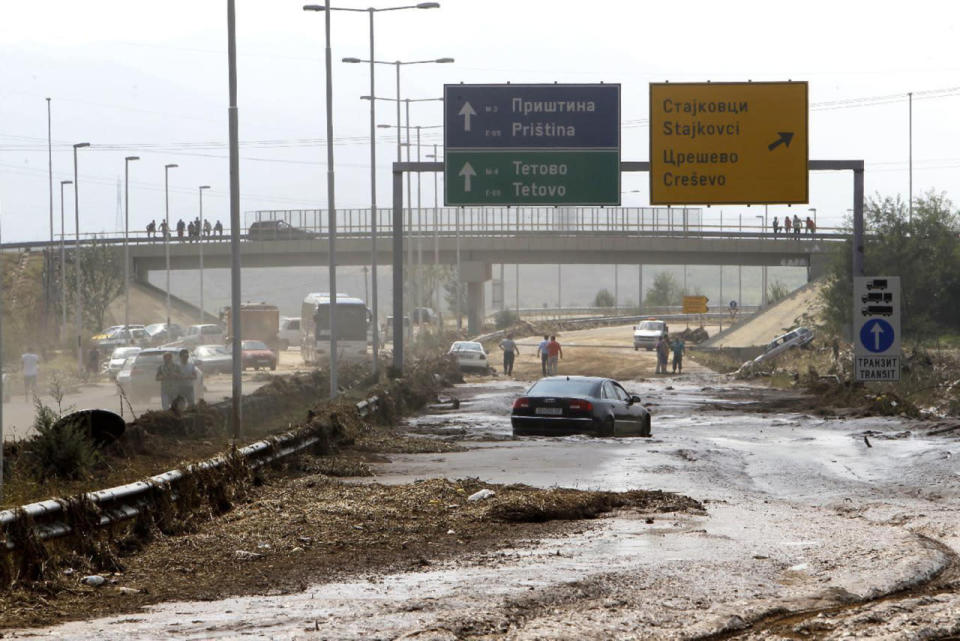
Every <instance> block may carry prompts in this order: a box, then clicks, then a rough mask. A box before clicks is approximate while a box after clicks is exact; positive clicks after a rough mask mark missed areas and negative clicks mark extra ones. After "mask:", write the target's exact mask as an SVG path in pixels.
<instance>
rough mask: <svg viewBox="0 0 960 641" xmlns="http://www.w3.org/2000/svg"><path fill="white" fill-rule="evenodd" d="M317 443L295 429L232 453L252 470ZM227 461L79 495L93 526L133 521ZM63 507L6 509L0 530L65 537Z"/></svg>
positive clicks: (374, 400)
mask: <svg viewBox="0 0 960 641" xmlns="http://www.w3.org/2000/svg"><path fill="white" fill-rule="evenodd" d="M379 401H380V399H379V397H377V396H371V397H370V398H368V399H366V400H363V401H360V402H359V403H357V404H356V408H357V414H358V415H359V416H360V418H366V417H367V416H369V415H370V414H372V413H374V412H376V411H377V408H378V406H379ZM322 439H323V436H322V435H321V434H320V433H319V432H318V431H316V430H307V429H300V430H295V431H292V432H287V433H285V434H281V435H280V436H276V437H273V438H269V439H264V440H261V441H257V442H256V443H252V444H250V445H247V446H246V447H243V448H241V449H239V450H237V457H239V458H240V459H242V460H243V461H244V462H245V463H246V464H247V465H248V466H250V467H251V468H253V469H256V468H258V467H261V466H263V465H266V464H268V463H271V462H273V461H277V460H280V459H282V458H285V457H287V456H291V455H293V454H296V453H298V452H302V451H303V450H306V449H308V448H310V447H313V446H314V445H316V444H318V443H319V442H320V441H321V440H322ZM230 460H231V457H229V456H224V455H220V456H216V457H214V458H212V459H207V460H206V461H201V462H200V463H195V464H193V465H189V466H187V467H186V468H183V469H176V470H170V471H168V472H164V473H163V474H158V475H156V476H152V477H150V478H149V479H147V480H145V481H136V482H134V483H128V484H126V485H119V486H117V487H112V488H109V489H106V490H99V491H96V492H88V493H86V494H84V495H83V496H82V500H83V501H85V502H89V503H90V504H92V505H94V506H96V507H97V508H98V510H99V513H100V514H99V520H98V522H97V523H96V524H95V525H96V526H97V527H106V526H109V525H112V524H114V523H119V522H122V521H127V520H130V519H133V518H136V517H137V516H139V515H140V514H141V513H142V512H143V510H145V509H150V506H151V505H153V501H152V499H153V498H154V496H155V495H156V493H157V492H161V493H164V492H165V493H169V494H170V495H171V496H172V497H173V498H176V494H175V491H174V488H175V486H176V484H177V483H179V482H180V481H182V480H183V479H185V478H187V477H189V476H191V475H193V474H196V473H198V472H202V471H211V470H217V469H221V468H223V467H224V466H225V465H226V464H227V463H228V462H230ZM68 504H69V502H68V501H67V500H58V499H48V500H45V501H39V502H37V503H30V504H28V505H24V506H22V507H20V508H16V509H12V510H3V511H2V512H0V527H3V528H4V529H6V528H8V527H9V526H10V525H11V524H13V523H15V522H17V521H19V520H22V519H27V522H28V523H32V524H33V526H34V531H35V534H36V536H37V538H38V539H40V540H41V541H44V540H48V539H54V538H59V537H62V536H67V535H69V534H70V533H71V532H72V528H71V527H70V525H69V524H68V523H67V522H66V520H65V519H64V518H63V517H64V514H65V511H66V508H67V506H68ZM4 545H5V546H6V549H8V550H13V549H15V545H14V543H13V542H12V541H10V540H9V539H6V540H5V541H4Z"/></svg>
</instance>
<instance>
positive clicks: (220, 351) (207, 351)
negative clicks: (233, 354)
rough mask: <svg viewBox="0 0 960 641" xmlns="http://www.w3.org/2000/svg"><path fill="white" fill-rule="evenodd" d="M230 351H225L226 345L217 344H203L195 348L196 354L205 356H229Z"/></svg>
mask: <svg viewBox="0 0 960 641" xmlns="http://www.w3.org/2000/svg"><path fill="white" fill-rule="evenodd" d="M229 355H230V352H228V351H227V348H226V347H221V346H219V345H204V346H202V347H198V348H197V356H202V357H207V356H229Z"/></svg>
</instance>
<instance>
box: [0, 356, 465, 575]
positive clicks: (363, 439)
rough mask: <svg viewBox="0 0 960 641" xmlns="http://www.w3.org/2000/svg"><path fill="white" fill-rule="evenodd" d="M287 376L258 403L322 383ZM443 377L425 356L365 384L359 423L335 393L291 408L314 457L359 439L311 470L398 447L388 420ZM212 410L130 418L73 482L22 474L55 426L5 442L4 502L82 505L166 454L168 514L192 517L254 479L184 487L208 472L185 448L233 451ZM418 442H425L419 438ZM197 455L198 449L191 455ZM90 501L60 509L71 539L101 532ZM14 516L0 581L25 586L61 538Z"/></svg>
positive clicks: (439, 446)
mask: <svg viewBox="0 0 960 641" xmlns="http://www.w3.org/2000/svg"><path fill="white" fill-rule="evenodd" d="M291 378H294V379H296V380H294V381H282V382H277V383H276V384H275V385H272V386H270V387H269V389H268V390H267V391H265V392H263V393H261V394H260V395H259V398H261V399H266V404H269V405H271V406H273V407H274V408H276V409H277V411H279V408H283V407H286V406H287V405H288V404H289V403H290V402H291V398H293V397H302V398H303V399H307V398H309V397H310V396H311V389H312V393H313V394H316V387H315V385H310V384H308V382H309V381H310V380H312V381H313V382H314V383H317V382H324V381H323V380H321V379H324V377H321V376H314V377H312V379H311V377H310V376H309V375H308V376H307V377H291ZM451 378H452V379H456V378H457V374H456V371H455V368H454V366H452V365H451V364H450V363H449V362H447V361H446V360H445V359H433V360H431V361H429V362H424V363H419V364H417V365H416V366H413V367H411V372H410V373H409V375H408V376H407V377H406V378H405V379H403V380H393V381H386V382H383V383H381V384H378V385H376V386H373V387H368V388H365V389H364V391H363V393H364V394H374V395H376V396H378V397H379V398H380V402H379V403H378V405H377V412H376V413H375V414H373V415H371V416H369V417H368V421H366V422H364V421H361V420H359V418H358V417H357V415H356V408H355V407H354V405H353V401H352V400H350V399H347V398H341V399H338V400H337V401H335V402H329V401H327V402H324V403H321V404H316V403H311V404H310V406H309V407H307V408H305V407H304V406H303V405H300V406H299V409H298V410H297V411H298V412H299V414H300V416H301V417H303V416H304V415H305V416H306V418H305V419H303V418H301V420H300V421H298V424H299V427H298V429H299V430H306V431H309V432H311V433H314V434H317V435H319V436H320V444H319V445H318V446H315V447H314V452H315V453H318V454H320V455H322V456H329V455H331V454H333V453H336V452H338V451H339V450H340V449H342V448H350V446H352V445H353V444H354V443H357V442H359V443H361V444H362V447H361V449H359V450H358V452H352V453H351V454H349V455H348V456H347V460H344V461H343V462H329V461H326V462H323V463H321V464H319V465H317V466H315V467H317V468H318V472H319V473H322V471H321V470H323V469H325V470H326V471H327V472H335V471H339V473H338V474H336V475H339V476H350V475H356V474H364V473H368V469H367V470H365V468H364V466H363V461H362V458H363V457H364V456H365V455H366V453H367V452H372V451H375V450H376V449H377V445H378V444H384V443H393V448H394V449H400V446H399V445H397V444H396V443H400V442H402V438H401V437H400V436H397V435H393V429H392V425H393V420H394V418H395V417H397V416H399V415H402V414H404V413H406V412H409V411H412V410H414V409H417V408H419V407H421V406H422V405H424V404H425V403H426V402H428V401H431V400H435V399H436V396H437V393H438V392H439V390H440V389H441V388H442V387H443V386H445V385H447V384H449V383H450V382H451ZM291 390H292V391H291ZM314 398H315V397H314ZM261 405H264V404H261ZM264 406H265V405H264ZM281 413H282V412H281ZM39 416H40V419H42V420H43V421H44V423H51V424H53V419H54V414H53V412H52V411H50V410H48V409H46V408H43V409H42V411H41V412H40V414H39ZM218 416H219V413H218V412H216V411H214V410H213V409H211V408H209V407H203V406H201V407H200V408H199V409H198V411H197V412H187V413H185V414H183V415H178V414H175V413H173V412H152V413H147V414H145V415H144V416H143V417H141V420H140V421H139V422H136V423H134V424H132V425H131V426H130V427H129V429H128V430H127V431H126V432H125V433H124V434H123V436H122V437H121V438H120V439H118V440H117V441H116V442H114V443H112V444H110V445H109V446H108V447H106V448H104V449H102V450H101V451H99V452H96V454H97V456H98V461H99V462H100V465H101V468H100V469H93V473H91V474H88V475H87V478H84V479H82V480H79V481H78V480H72V479H58V478H57V477H56V476H55V475H49V474H48V475H47V476H44V477H43V479H44V480H45V481H46V482H45V483H41V484H38V483H36V482H35V481H34V480H33V478H34V477H32V476H30V475H29V474H27V473H25V472H28V471H33V470H34V469H35V468H34V467H32V466H33V465H34V463H33V459H34V458H35V456H34V455H31V454H30V453H31V452H34V451H35V450H39V451H41V452H47V451H48V450H51V448H53V449H54V450H55V449H56V447H57V446H59V445H62V444H63V442H64V438H63V435H64V433H59V432H58V434H59V435H60V438H57V439H53V438H52V437H51V436H50V434H47V435H44V434H41V435H40V436H39V437H36V438H34V439H31V440H30V441H27V442H26V444H25V445H24V446H23V447H10V448H7V453H8V454H10V455H12V456H13V463H14V464H13V466H12V469H14V470H17V471H21V472H24V473H21V474H17V475H14V477H13V479H12V480H11V481H10V482H8V484H6V487H5V490H7V500H8V501H9V500H10V498H11V497H16V498H19V497H24V496H29V500H36V499H39V498H46V497H49V496H51V495H53V496H56V495H57V494H59V495H60V496H74V497H75V498H70V499H66V504H69V505H73V504H74V503H76V504H79V505H86V503H85V501H86V498H85V497H84V496H83V494H82V492H84V491H89V490H94V489H101V488H103V487H105V486H107V485H118V484H120V483H128V482H131V481H134V480H137V479H138V478H143V476H147V475H150V474H156V473H159V472H163V471H165V469H169V468H161V469H157V466H158V465H159V464H162V463H169V461H170V460H171V459H174V458H176V459H178V465H177V467H181V468H183V467H185V466H186V467H188V474H187V475H186V477H187V480H185V481H182V482H180V483H179V484H178V487H177V492H176V494H177V497H178V499H177V500H178V505H177V510H178V511H177V512H176V515H175V519H176V520H177V521H178V522H181V523H182V522H190V521H192V520H193V519H194V518H195V516H194V512H195V509H194V508H195V506H194V504H193V502H192V499H191V497H193V495H194V494H199V495H200V496H201V497H202V496H207V495H214V496H225V495H226V494H228V493H231V492H238V493H242V492H243V491H244V488H245V487H246V486H247V485H248V484H249V482H250V479H251V478H254V477H253V475H252V474H250V473H246V474H240V475H237V476H236V477H234V478H232V480H230V481H229V483H227V484H228V485H231V486H235V487H233V488H232V489H230V490H229V491H228V490H225V489H223V487H222V486H223V483H221V482H220V481H218V482H217V483H216V484H215V487H214V486H210V485H204V484H202V483H201V487H200V489H199V490H197V489H196V488H193V487H192V486H191V485H190V484H191V483H192V482H193V481H192V480H191V479H194V480H195V479H202V478H205V477H206V476H207V475H208V473H207V471H203V470H199V469H198V468H196V467H193V466H188V465H187V464H184V463H183V459H184V458H186V457H187V456H189V455H190V454H193V455H194V457H192V458H193V460H197V458H205V456H202V455H206V456H210V455H212V454H214V453H216V452H222V451H226V452H227V457H228V459H229V458H230V457H231V456H233V454H231V453H230V452H233V450H231V449H229V448H224V447H223V446H222V445H221V446H219V447H218V444H217V443H216V442H215V441H216V439H214V438H212V437H211V436H212V434H213V435H216V436H218V437H223V434H222V431H223V430H222V427H223V426H222V425H221V424H220V423H219V422H218V421H217V420H215V419H216V418H217V417H218ZM290 426H291V425H290V424H288V425H287V427H290ZM49 431H50V430H48V432H49ZM51 434H52V432H51ZM67 436H69V437H70V438H69V439H68V440H69V441H70V442H71V443H72V442H73V441H74V440H76V441H77V442H80V443H83V444H85V445H86V446H87V447H88V448H89V446H90V442H89V439H88V438H86V437H85V435H83V434H75V433H74V432H72V431H71V432H69V434H67ZM73 437H77V438H73ZM391 439H392V440H391ZM418 440H424V441H425V439H418ZM48 441H49V443H48ZM427 445H428V444H427V443H426V442H424V443H419V442H418V443H414V444H412V445H408V446H407V447H406V448H404V450H405V451H423V450H427ZM41 446H43V447H41ZM46 446H49V447H46ZM172 447H177V448H178V449H177V452H176V453H175V454H171V453H169V452H168V453H167V454H166V455H165V456H163V455H160V454H159V453H160V452H162V451H163V450H164V449H170V448H172ZM384 449H388V450H390V449H391V448H390V447H385V448H384ZM450 449H452V447H451V446H449V445H448V444H444V443H434V444H433V447H432V448H431V449H430V450H429V451H450ZM85 451H86V450H85ZM198 453H200V454H202V455H201V456H196V455H197V454H198ZM351 457H352V458H351ZM58 460H59V459H58ZM320 460H322V459H320ZM50 462H56V461H53V459H52V458H51V460H50V461H48V463H50ZM93 465H94V463H93V462H90V463H89V465H88V466H87V467H86V468H84V469H85V470H87V471H89V470H90V469H91V468H93ZM244 465H245V464H244ZM139 470H146V471H147V473H146V474H143V475H137V476H132V475H131V472H133V471H139ZM47 472H49V470H47ZM97 472H100V473H97ZM11 486H12V487H11ZM180 486H184V487H186V488H187V490H184V487H180ZM63 488H79V489H78V490H77V491H75V492H72V493H68V492H63V493H58V492H56V490H57V489H63ZM11 489H12V491H11ZM157 492H161V488H160V487H159V486H158V487H157ZM198 500H199V501H200V502H201V503H202V502H203V499H202V498H201V499H198ZM216 500H217V502H219V503H224V504H225V505H229V503H230V501H229V500H227V499H223V500H220V499H216ZM26 502H28V501H27V500H23V501H21V503H26ZM90 507H91V509H92V510H93V512H90V510H81V511H75V510H70V511H67V512H66V518H67V522H66V525H67V526H68V527H69V528H71V530H73V532H74V534H75V535H76V536H75V537H72V538H71V540H72V539H73V538H76V539H78V540H82V539H84V538H85V537H92V538H97V539H99V537H101V536H102V533H101V532H99V531H96V532H95V531H93V530H96V529H97V528H94V527H92V526H91V524H94V523H97V522H98V521H99V518H98V517H96V518H95V514H94V513H95V511H96V510H95V508H93V507H92V506H90ZM147 511H148V512H151V513H152V512H153V511H154V510H152V509H151V510H147ZM91 514H94V516H91ZM15 521H16V523H15V525H14V526H12V527H8V528H7V529H6V531H5V532H4V534H5V535H6V537H7V539H8V540H10V541H11V542H13V543H14V544H15V545H14V548H15V549H14V552H13V553H11V554H8V556H7V558H6V559H5V560H3V562H2V563H0V579H2V580H0V583H2V584H3V585H12V584H17V583H19V582H23V581H26V582H28V583H31V584H33V583H36V582H37V581H39V580H41V579H42V578H43V571H37V570H36V569H35V568H41V569H42V568H46V567H52V565H51V563H50V559H51V558H54V557H56V556H57V554H58V552H57V551H58V549H59V546H60V545H61V544H60V543H59V542H54V543H53V544H51V545H49V546H48V545H46V544H42V543H39V542H38V541H36V540H32V539H31V538H30V535H29V534H30V527H28V526H24V527H21V526H23V524H25V523H27V524H29V519H27V518H19V519H16V520H15ZM124 527H126V526H124ZM149 529H150V528H147V529H146V530H145V529H144V528H141V527H139V526H135V527H134V530H136V531H141V532H146V531H148V530H149ZM116 534H117V533H116V532H114V533H112V535H111V537H110V538H111V539H117V540H124V538H125V536H115V535H116ZM69 545H70V544H69V543H67V546H68V548H69ZM40 549H42V550H44V552H43V553H42V554H40V553H38V554H34V553H33V552H31V551H34V552H35V551H37V550H40ZM31 558H33V561H31V560H30V559H31ZM25 559H26V560H25ZM53 565H55V564H53Z"/></svg>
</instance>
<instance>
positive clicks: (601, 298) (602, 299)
mask: <svg viewBox="0 0 960 641" xmlns="http://www.w3.org/2000/svg"><path fill="white" fill-rule="evenodd" d="M614 305H616V301H615V300H614V298H613V294H611V293H610V290H609V289H601V290H600V291H599V292H597V295H596V296H594V298H593V306H594V307H613V306H614Z"/></svg>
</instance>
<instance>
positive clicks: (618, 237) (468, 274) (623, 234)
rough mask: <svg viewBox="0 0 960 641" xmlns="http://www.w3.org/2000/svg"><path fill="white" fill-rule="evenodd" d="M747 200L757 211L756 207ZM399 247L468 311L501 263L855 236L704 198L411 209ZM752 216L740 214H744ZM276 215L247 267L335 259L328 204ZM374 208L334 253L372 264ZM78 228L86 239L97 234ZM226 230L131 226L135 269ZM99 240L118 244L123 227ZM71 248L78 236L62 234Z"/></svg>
mask: <svg viewBox="0 0 960 641" xmlns="http://www.w3.org/2000/svg"><path fill="white" fill-rule="evenodd" d="M751 211H756V209H753V210H751ZM377 214H378V215H377V219H378V225H377V227H378V228H377V241H376V259H377V263H378V265H385V266H389V265H391V264H392V262H393V248H394V243H393V239H392V232H393V229H392V226H391V225H390V222H391V219H392V211H390V210H380V211H378V212H377ZM404 214H405V220H406V221H407V223H408V224H407V226H406V227H407V229H406V230H405V232H406V233H405V235H404V253H405V254H406V258H407V261H408V263H410V262H412V263H416V262H417V256H418V255H419V256H422V262H423V263H425V264H432V263H433V262H434V260H435V259H436V261H437V262H438V263H439V264H443V265H456V264H457V262H458V256H459V262H460V265H461V271H460V273H461V280H462V281H463V282H466V283H467V291H468V299H469V300H470V308H471V311H476V310H481V309H482V308H483V283H484V282H485V281H486V280H489V279H490V278H491V273H492V270H491V267H492V265H494V264H508V265H514V264H517V265H528V264H578V265H579V264H611V265H612V264H616V265H638V266H643V265H742V266H791V267H804V268H806V269H807V274H808V279H810V280H812V279H814V278H816V277H818V276H820V275H821V274H823V273H824V271H825V270H826V267H827V265H828V264H829V262H830V259H831V255H832V254H833V253H834V252H836V251H838V250H839V248H840V246H841V244H842V242H843V241H844V240H846V239H847V238H848V237H849V236H848V234H847V233H844V232H843V231H841V230H836V229H817V230H816V232H815V233H809V232H810V230H804V231H803V233H801V234H799V235H790V236H786V235H784V234H783V233H781V234H779V235H776V236H775V235H774V234H773V233H772V231H771V230H769V228H767V227H765V225H764V224H763V216H761V215H757V214H749V215H747V216H744V215H743V214H737V215H733V216H730V215H727V216H726V217H725V218H724V215H723V214H722V213H721V214H720V215H719V217H717V216H716V214H713V217H714V218H715V219H717V220H711V221H707V220H706V216H705V215H704V212H703V210H701V209H698V208H665V207H661V208H651V207H646V208H627V207H607V208H589V207H588V208H545V207H536V208H529V207H525V208H430V209H426V208H423V209H417V208H411V209H409V210H405V212H404ZM745 218H746V219H747V224H746V225H745V224H744V219H745ZM266 219H280V220H284V221H286V222H287V223H288V224H290V225H292V226H293V227H295V228H296V229H297V230H299V231H300V232H303V235H304V236H306V237H303V238H269V239H261V238H259V237H258V238H251V236H250V235H249V234H247V233H246V230H244V232H245V233H244V234H243V235H242V236H241V238H242V242H241V244H240V248H241V254H240V263H241V266H242V267H245V268H250V267H290V266H303V267H317V266H324V265H328V264H329V262H330V256H329V250H330V246H329V234H328V229H327V227H326V212H325V211H323V210H294V211H290V210H283V211H262V212H251V213H249V214H248V215H247V221H246V222H247V223H248V225H249V223H250V222H253V221H254V220H266ZM370 219H371V217H370V210H369V209H355V210H338V213H337V234H336V239H335V240H336V243H335V252H336V257H335V258H336V264H337V265H343V266H350V265H356V266H363V265H369V264H371V257H372V254H373V251H374V246H373V243H372V242H371V230H370V225H369V222H370ZM92 240H93V239H92V238H91V237H89V236H88V237H85V238H81V244H83V243H88V242H92ZM229 240H230V238H229V233H228V234H226V235H223V236H206V237H203V238H202V239H179V238H177V237H176V236H174V237H173V238H171V239H170V240H169V242H167V243H165V242H164V241H163V240H162V239H159V238H156V237H154V238H147V237H146V236H145V235H144V234H143V233H141V232H138V233H133V234H130V236H129V237H128V238H127V241H128V245H129V255H130V267H131V274H133V275H134V277H135V278H136V279H137V280H139V281H141V282H148V274H149V272H151V271H158V270H164V269H165V268H166V266H167V252H168V251H169V264H170V268H171V269H175V270H182V269H198V268H199V267H200V264H201V263H200V260H201V254H202V260H203V266H204V267H205V268H229V267H230V265H231V251H230V242H229ZM96 241H97V242H99V243H103V244H108V245H110V246H112V247H115V248H116V250H117V251H118V252H122V247H123V243H124V238H123V234H122V233H120V234H116V235H108V236H107V237H104V236H100V237H97V238H96ZM64 242H65V249H66V252H67V255H68V256H69V254H70V253H72V251H73V249H74V248H75V246H76V245H75V241H74V239H69V238H68V239H65V241H64ZM28 247H29V248H44V249H50V248H52V249H55V250H59V248H60V243H59V241H54V243H53V244H52V245H51V244H50V243H46V242H44V243H8V244H4V245H3V248H4V249H14V248H20V249H25V248H28Z"/></svg>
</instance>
